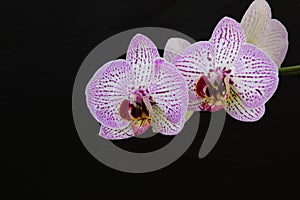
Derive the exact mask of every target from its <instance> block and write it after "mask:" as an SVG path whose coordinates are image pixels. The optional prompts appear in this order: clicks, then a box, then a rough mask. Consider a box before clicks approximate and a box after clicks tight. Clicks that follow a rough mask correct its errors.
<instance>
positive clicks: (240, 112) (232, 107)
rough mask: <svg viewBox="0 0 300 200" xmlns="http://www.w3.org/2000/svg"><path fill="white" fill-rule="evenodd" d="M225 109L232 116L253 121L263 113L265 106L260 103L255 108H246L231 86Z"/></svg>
mask: <svg viewBox="0 0 300 200" xmlns="http://www.w3.org/2000/svg"><path fill="white" fill-rule="evenodd" d="M224 109H225V111H226V112H227V113H228V114H229V115H230V116H231V117H233V118H235V119H237V120H240V121H244V122H254V121H257V120H259V119H260V118H261V117H262V116H263V115H264V113H265V106H264V105H261V106H258V107H257V108H248V107H247V106H245V104H244V103H243V101H242V100H241V98H240V97H239V95H238V94H237V92H236V91H235V88H234V87H232V86H231V88H230V94H229V98H228V101H227V105H226V106H225V108H224Z"/></svg>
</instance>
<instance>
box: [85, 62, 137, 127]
mask: <svg viewBox="0 0 300 200" xmlns="http://www.w3.org/2000/svg"><path fill="white" fill-rule="evenodd" d="M132 87H133V82H132V75H131V67H130V65H129V64H128V62H127V61H125V60H116V61H111V62H108V63H106V64H105V65H104V66H102V67H101V68H100V69H99V70H98V71H97V72H96V73H95V75H94V76H93V78H92V79H91V80H90V82H89V83H88V85H87V87H86V100H87V104H88V108H89V110H90V112H91V113H92V115H93V116H94V117H95V119H96V120H97V121H98V122H100V123H101V124H103V125H105V126H108V127H110V128H125V127H126V126H128V124H129V123H130V122H129V121H127V120H124V119H122V117H121V116H120V114H119V108H120V105H121V102H122V101H123V100H125V99H128V98H129V94H130V89H131V88H132Z"/></svg>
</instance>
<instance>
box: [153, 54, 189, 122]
mask: <svg viewBox="0 0 300 200" xmlns="http://www.w3.org/2000/svg"><path fill="white" fill-rule="evenodd" d="M148 91H149V94H150V96H151V97H152V100H153V101H154V102H155V103H156V105H157V106H159V107H160V108H161V109H162V110H163V111H164V113H165V114H166V117H167V119H168V120H169V121H170V122H172V123H178V122H179V121H181V120H182V118H184V115H185V113H186V110H187V106H188V91H187V85H186V82H185V80H184V78H183V76H182V75H181V74H180V72H179V71H178V70H177V69H176V67H175V66H174V65H173V64H171V63H169V62H167V61H165V60H164V59H161V58H159V59H157V60H156V61H155V74H154V79H153V80H152V82H151V84H150V85H149V87H148Z"/></svg>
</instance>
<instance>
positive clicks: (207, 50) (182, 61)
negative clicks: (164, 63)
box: [173, 41, 214, 111]
mask: <svg viewBox="0 0 300 200" xmlns="http://www.w3.org/2000/svg"><path fill="white" fill-rule="evenodd" d="M213 55H214V50H213V46H212V44H211V43H210V42H204V41H201V42H197V43H194V44H192V45H191V46H189V47H187V48H186V49H184V50H183V52H182V53H180V54H179V55H178V56H176V57H175V58H174V59H173V64H174V65H175V66H176V67H177V69H178V70H179V71H180V73H181V74H182V75H183V76H184V78H185V80H186V82H187V85H188V92H189V101H190V103H189V110H194V111H196V110H199V109H200V108H199V106H196V107H195V106H194V105H195V104H199V102H200V101H202V99H201V98H200V97H199V96H198V95H197V94H196V92H195V91H196V83H197V81H198V80H199V79H200V77H201V76H202V75H206V74H207V73H208V71H209V69H213V68H214V56H213ZM192 105H193V106H192Z"/></svg>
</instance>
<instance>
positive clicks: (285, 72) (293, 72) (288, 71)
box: [279, 65, 300, 76]
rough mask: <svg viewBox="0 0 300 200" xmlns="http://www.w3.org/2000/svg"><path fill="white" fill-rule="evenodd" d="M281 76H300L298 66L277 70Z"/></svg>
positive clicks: (299, 67) (299, 66)
mask: <svg viewBox="0 0 300 200" xmlns="http://www.w3.org/2000/svg"><path fill="white" fill-rule="evenodd" d="M279 74H280V75H281V76H300V65H296V66H289V67H281V68H279Z"/></svg>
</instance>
